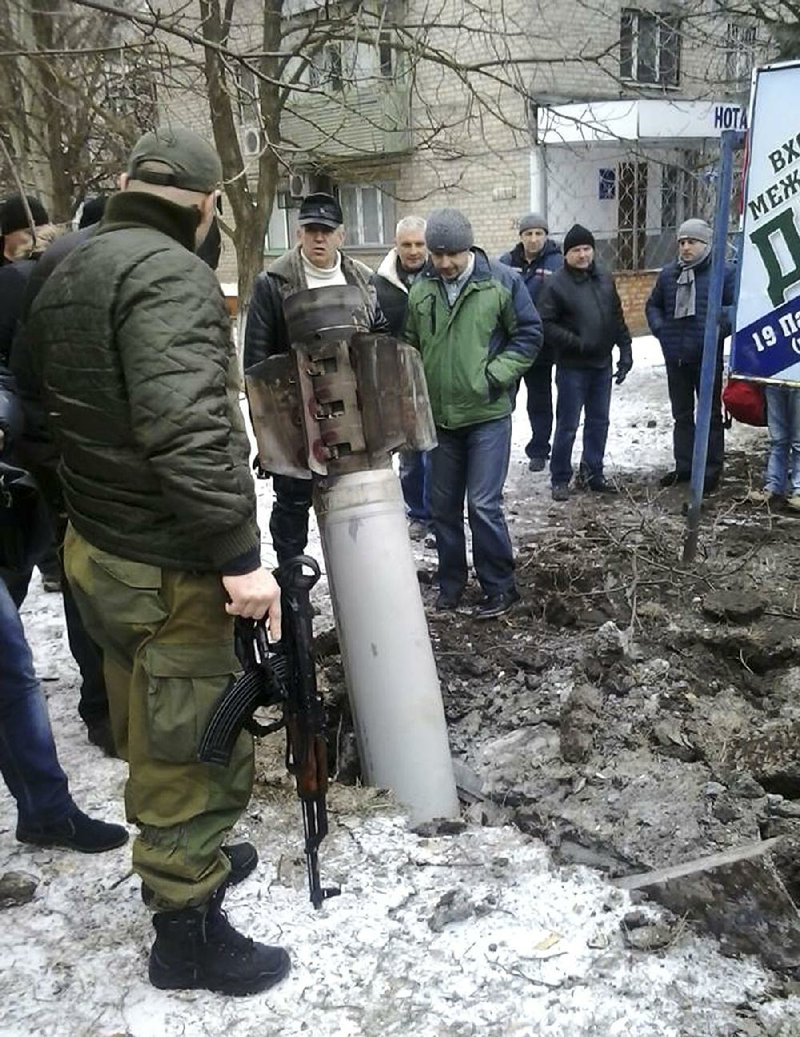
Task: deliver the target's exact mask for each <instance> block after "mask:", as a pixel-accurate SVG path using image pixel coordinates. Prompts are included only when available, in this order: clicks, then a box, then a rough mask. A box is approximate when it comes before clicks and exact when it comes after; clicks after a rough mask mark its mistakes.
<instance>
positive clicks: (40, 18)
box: [0, 0, 156, 219]
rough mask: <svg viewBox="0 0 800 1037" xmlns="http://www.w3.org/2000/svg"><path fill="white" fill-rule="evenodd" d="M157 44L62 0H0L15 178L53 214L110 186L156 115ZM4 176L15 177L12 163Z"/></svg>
mask: <svg viewBox="0 0 800 1037" xmlns="http://www.w3.org/2000/svg"><path fill="white" fill-rule="evenodd" d="M155 50H156V47H155V46H154V44H153V43H152V42H148V41H146V40H139V41H126V40H125V39H124V38H122V36H121V33H120V28H119V25H118V24H116V23H114V22H111V21H109V20H108V19H102V18H98V17H97V16H96V15H94V14H91V13H89V12H86V11H82V10H81V9H79V8H76V7H74V6H73V5H72V4H68V3H66V2H65V0H36V2H35V3H34V4H31V3H29V2H27V0H0V109H1V110H2V111H3V112H4V113H8V114H7V116H4V118H3V124H2V127H0V134H2V136H3V141H4V144H5V149H4V150H5V151H6V152H7V154H8V156H9V158H10V161H11V162H12V163H13V165H14V167H15V173H16V176H15V177H14V180H15V181H16V180H18V181H20V182H21V183H22V184H23V185H24V187H25V189H26V190H29V191H31V192H33V193H34V194H36V195H38V196H40V197H41V198H42V199H43V200H44V201H45V202H46V203H47V205H48V206H49V208H50V209H51V212H52V214H53V216H54V217H55V218H58V219H64V218H66V217H67V216H68V215H69V213H70V211H71V208H72V206H73V205H74V203H75V201H76V200H77V199H80V198H81V197H83V196H85V195H86V194H87V193H89V192H91V191H92V190H96V189H98V188H101V187H110V186H111V184H112V182H113V181H112V177H113V176H114V175H115V174H116V173H117V172H118V171H119V169H120V163H121V161H122V159H123V157H124V155H125V154H126V152H127V151H128V150H129V149H130V146H131V143H132V142H133V141H134V140H135V139H136V137H137V135H138V134H139V133H140V132H141V131H142V128H143V127H145V126H149V125H152V124H153V123H154V120H155V94H154V78H153V74H152V71H153V70H152V67H151V59H152V57H153V53H154V51H155ZM0 179H1V180H2V182H3V183H10V182H11V180H12V178H11V173H10V170H9V169H2V167H0Z"/></svg>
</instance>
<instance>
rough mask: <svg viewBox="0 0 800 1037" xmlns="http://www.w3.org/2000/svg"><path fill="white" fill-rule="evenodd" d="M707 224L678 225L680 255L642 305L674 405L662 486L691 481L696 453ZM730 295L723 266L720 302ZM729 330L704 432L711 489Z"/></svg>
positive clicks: (730, 275) (720, 441)
mask: <svg viewBox="0 0 800 1037" xmlns="http://www.w3.org/2000/svg"><path fill="white" fill-rule="evenodd" d="M711 237H712V231H711V227H709V225H708V224H707V223H706V222H705V220H700V219H691V220H686V221H684V222H683V223H682V224H681V225H680V227H679V228H678V258H677V259H676V260H674V261H673V262H672V263H669V264H668V265H667V266H665V267H664V268H663V270H662V271H661V273H660V274H659V275H658V280H657V281H656V283H655V286H654V287H653V291H652V292H651V293H650V298H649V299H648V300H647V305H646V307H645V310H646V313H647V323H648V324H649V326H650V330H651V331H652V333H653V334H654V335H655V337H656V338H657V339H658V341H659V342H660V343H661V349H662V350H663V353H664V360H665V362H666V365H667V386H668V389H669V399H670V404H671V405H672V417H673V420H674V422H675V424H674V429H673V453H674V456H675V468H674V469H673V470H672V471H670V472H667V474H666V475H664V476H663V477H662V479H661V485H662V486H674V485H675V484H676V483H681V482H689V480H690V478H691V475H692V454H693V452H694V415H695V410H694V408H695V399H696V397H697V396H698V395H699V391H700V368H701V365H702V360H703V337H704V334H705V323H706V311H707V309H708V288H709V284H710V282H711ZM733 298H734V270H733V267H732V266H730V265H728V266H726V269H725V284H724V288H723V294H722V305H723V306H729V305H731V304H732V303H733ZM727 333H728V329H727V328H726V327H725V326H722V327H721V328H720V333H719V343H718V349H717V371H716V379H715V384H714V405H713V408H712V411H711V429H710V431H709V437H708V457H707V461H706V477H705V484H704V489H705V491H706V492H707V493H712V492H713V491H714V490H715V489H716V487H717V484H718V483H719V480H720V476H721V475H722V464H723V460H724V456H725V441H724V433H723V427H722V405H721V402H720V394H721V391H722V343H723V339H724V338H725V335H726V334H727Z"/></svg>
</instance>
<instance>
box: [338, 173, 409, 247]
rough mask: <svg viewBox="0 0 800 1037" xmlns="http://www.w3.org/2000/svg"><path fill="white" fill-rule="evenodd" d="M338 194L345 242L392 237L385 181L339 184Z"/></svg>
mask: <svg viewBox="0 0 800 1037" xmlns="http://www.w3.org/2000/svg"><path fill="white" fill-rule="evenodd" d="M338 194H339V204H340V205H341V207H342V213H343V215H344V229H345V233H346V241H347V242H349V243H350V244H351V245H387V244H389V243H390V242H391V241H393V240H394V223H395V219H394V214H395V206H394V198H393V197H392V195H391V193H390V185H389V184H377V185H375V186H367V185H363V186H362V185H356V184H341V185H340V186H339V190H338Z"/></svg>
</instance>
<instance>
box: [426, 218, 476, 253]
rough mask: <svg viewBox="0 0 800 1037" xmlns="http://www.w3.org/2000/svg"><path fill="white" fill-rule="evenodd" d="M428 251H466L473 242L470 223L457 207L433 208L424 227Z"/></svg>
mask: <svg viewBox="0 0 800 1037" xmlns="http://www.w3.org/2000/svg"><path fill="white" fill-rule="evenodd" d="M425 244H426V245H427V246H428V251H429V252H466V251H468V250H469V249H471V248H472V246H473V245H474V244H475V236H474V234H473V233H472V224H471V223H470V222H469V220H468V219H467V217H466V216H465V215H464V213H463V212H460V211H459V210H458V209H434V210H433V212H432V213H431V214H430V216H429V217H428V222H427V225H426V227H425Z"/></svg>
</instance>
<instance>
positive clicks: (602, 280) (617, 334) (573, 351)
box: [539, 263, 633, 368]
mask: <svg viewBox="0 0 800 1037" xmlns="http://www.w3.org/2000/svg"><path fill="white" fill-rule="evenodd" d="M539 309H540V312H541V315H542V323H543V324H544V337H545V341H546V342H547V343H548V344H549V345H550V346H551V348H552V349H553V350H554V352H555V358H556V363H557V364H558V365H559V366H561V367H583V368H586V367H591V368H601V367H606V366H607V365H608V364H610V363H611V352H612V350H613V348H614V346H617V347H618V348H619V359H620V363H621V364H623V365H625V366H627V367H630V366H631V363H632V355H633V351H632V349H631V333H630V332H629V331H628V326H627V324H626V323H625V317H624V315H623V312H622V303H621V301H620V298H619V293H618V292H617V286H616V285H615V284H614V278H613V277H612V276H611V274H609V273H608V272H607V271H605V270H603V269H601V268H600V267H598V266H597V264H596V263H592V265H591V266H590V267H589V268H588V269H587V270H577V269H575V268H574V267H570V266H567V265H566V264H565V265H564V266H563V267H562V268H561V269H560V270H559V271H558V272H557V273H555V274H553V276H552V277H551V278H550V280H549V281H548V283H547V284H546V285H545V287H544V289H543V291H542V294H541V296H540V297H539Z"/></svg>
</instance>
